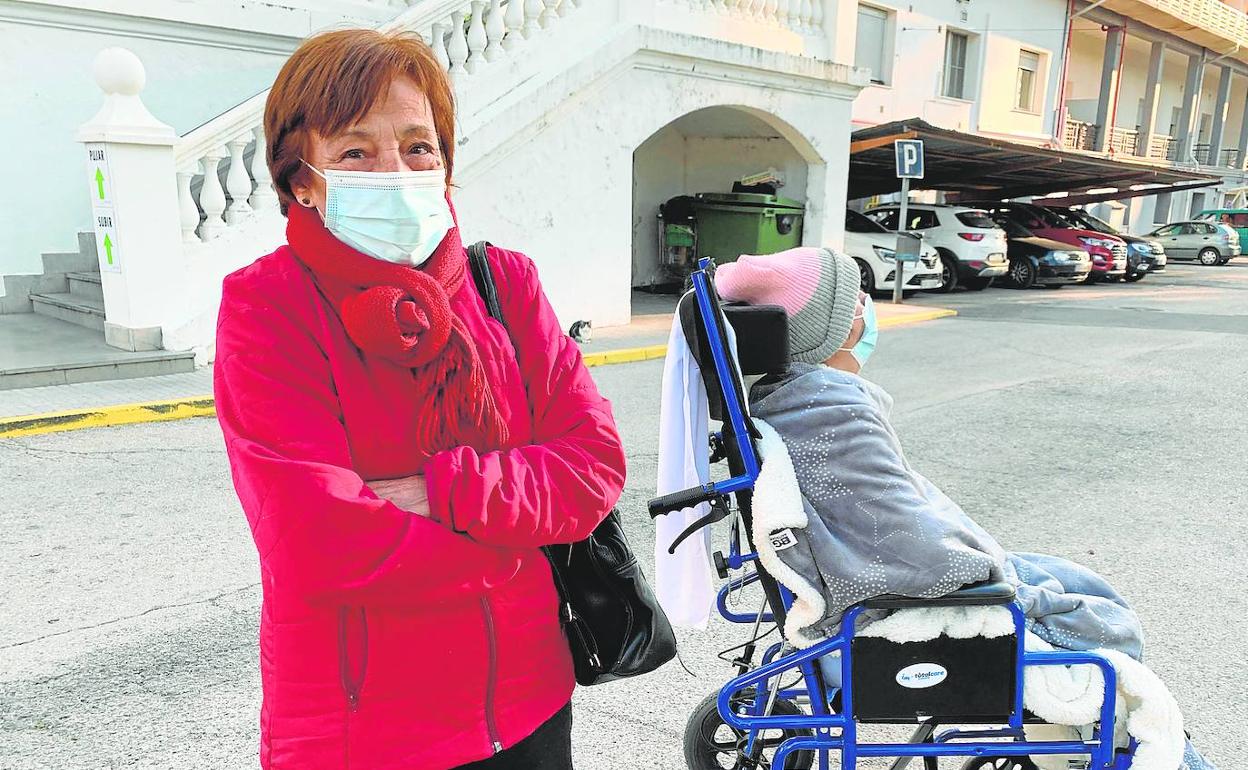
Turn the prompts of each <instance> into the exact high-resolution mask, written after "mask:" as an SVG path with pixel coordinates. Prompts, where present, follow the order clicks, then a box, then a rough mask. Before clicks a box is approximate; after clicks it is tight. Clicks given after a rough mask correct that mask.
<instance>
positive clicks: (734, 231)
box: [690, 193, 806, 264]
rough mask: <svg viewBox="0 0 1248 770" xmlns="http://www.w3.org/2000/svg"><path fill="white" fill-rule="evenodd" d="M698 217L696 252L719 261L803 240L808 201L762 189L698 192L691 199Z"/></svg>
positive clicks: (696, 217)
mask: <svg viewBox="0 0 1248 770" xmlns="http://www.w3.org/2000/svg"><path fill="white" fill-rule="evenodd" d="M690 205H691V208H692V209H693V216H694V219H695V220H696V221H697V234H698V241H697V255H698V256H699V257H713V258H714V259H715V261H716V262H717V263H720V264H723V263H725V262H735V261H736V259H737V257H739V256H741V255H742V254H774V253H775V252H777V251H784V250H785V249H791V248H793V247H795V246H800V245H801V243H802V220H803V218H804V216H805V209H806V207H805V205H804V204H802V203H801V202H800V201H795V200H793V199H791V198H782V197H780V196H778V195H766V194H762V193H699V194H698V195H697V196H696V197H694V199H693V200H691V201H690Z"/></svg>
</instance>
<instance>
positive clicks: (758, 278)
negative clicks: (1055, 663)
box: [714, 248, 1212, 770]
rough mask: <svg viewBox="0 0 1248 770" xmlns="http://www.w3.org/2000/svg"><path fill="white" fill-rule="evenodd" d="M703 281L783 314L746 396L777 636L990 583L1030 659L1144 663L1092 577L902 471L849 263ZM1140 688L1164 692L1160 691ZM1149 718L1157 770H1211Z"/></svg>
mask: <svg viewBox="0 0 1248 770" xmlns="http://www.w3.org/2000/svg"><path fill="white" fill-rule="evenodd" d="M714 280H715V285H716V288H717V289H718V292H719V294H720V296H721V297H722V298H723V299H724V300H726V301H736V302H744V303H748V304H752V305H779V306H781V307H783V308H784V310H785V312H786V314H787V316H788V336H789V339H788V343H789V348H790V354H791V360H792V363H791V364H790V365H789V367H788V368H787V370H786V371H785V372H784V373H783V374H780V375H767V376H765V377H763V378H762V379H761V380H758V381H756V382H754V383H753V384H752V387H751V388H750V391H749V411H750V414H751V416H752V418H753V420H754V423H755V424H756V426H757V427H758V429H759V431H760V432H761V433H762V438H761V441H760V442H759V450H760V453H761V454H762V457H763V460H764V462H763V465H762V469H761V471H760V474H759V477H758V480H757V483H756V485H755V487H754V494H753V516H754V533H755V537H754V544H755V548H756V549H757V550H758V552H759V559H760V561H761V562H762V564H763V566H764V567H765V568H766V569H767V570H768V571H769V572H770V573H771V574H772V575H773V576H774V577H775V578H776V579H777V580H779V581H780V582H781V583H782V584H783V585H784V586H785V587H786V588H787V589H789V590H790V591H791V592H792V593H793V595H794V600H793V604H792V607H791V608H790V610H789V612H788V615H787V618H786V620H785V628H784V631H785V636H786V638H787V639H788V640H789V641H790V642H791V643H792V644H794V645H796V646H798V647H808V646H810V645H812V644H815V643H816V642H818V641H820V640H822V639H824V638H826V637H828V636H830V635H833V634H835V633H837V631H838V629H839V623H840V619H841V616H842V614H843V613H844V612H845V611H846V610H847V609H849V608H850V607H851V606H852V605H855V604H857V603H860V602H863V601H865V600H868V599H871V598H874V597H879V596H884V595H897V596H905V597H915V598H935V597H941V596H945V595H947V594H950V593H952V592H954V591H957V590H958V589H961V588H963V587H965V586H971V585H974V584H978V583H985V582H991V581H1002V580H1003V581H1005V582H1007V583H1009V584H1010V585H1012V586H1013V587H1014V589H1015V594H1016V597H1017V601H1018V603H1019V604H1020V606H1021V607H1022V609H1023V611H1024V613H1025V615H1026V617H1027V631H1028V634H1027V645H1028V648H1029V649H1067V650H1099V651H1105V650H1109V651H1113V652H1114V653H1117V654H1119V655H1121V656H1125V657H1126V658H1129V659H1131V660H1133V661H1139V660H1140V659H1141V657H1142V655H1143V647H1144V635H1143V630H1142V627H1141V624H1140V620H1139V618H1138V617H1137V615H1136V613H1135V612H1134V611H1132V609H1131V608H1130V607H1129V606H1128V604H1127V602H1126V601H1125V600H1124V599H1123V598H1122V597H1121V596H1119V595H1118V593H1117V592H1115V591H1114V589H1113V588H1112V587H1111V586H1110V585H1109V584H1108V582H1106V581H1105V580H1104V579H1103V578H1102V577H1101V576H1099V575H1097V574H1096V573H1095V572H1093V571H1092V570H1090V569H1088V568H1086V567H1083V566H1081V565H1079V564H1076V563H1074V562H1071V561H1068V560H1066V559H1062V558H1059V557H1055V556H1048V555H1043V554H1033V553H1015V552H1009V551H1006V550H1005V549H1004V548H1003V547H1002V546H1001V544H1000V543H998V542H997V541H996V540H995V539H994V538H993V537H992V535H990V534H989V533H988V532H987V531H985V530H984V529H983V528H982V527H980V526H979V525H978V524H977V523H976V522H975V521H974V520H972V519H971V517H970V516H968V515H967V514H966V512H965V511H964V510H963V509H962V508H961V507H960V506H959V505H958V504H957V503H956V502H955V501H954V500H952V499H951V498H950V497H949V496H948V495H946V494H945V493H944V492H943V491H941V489H940V488H939V487H938V486H936V484H934V483H932V482H931V481H930V480H929V479H927V478H926V477H925V476H923V475H922V474H921V473H920V472H919V471H918V470H916V469H915V468H914V467H913V466H912V465H911V464H910V462H909V461H908V459H907V457H906V455H905V452H904V451H903V448H902V442H901V439H900V437H899V435H898V433H897V431H896V430H895V429H894V427H893V425H892V423H891V422H890V420H889V415H890V412H891V409H892V406H893V399H892V398H891V397H890V396H889V394H888V393H887V392H886V391H885V390H884V389H883V388H881V387H880V386H879V385H877V384H875V383H873V382H871V381H870V380H868V379H866V378H865V377H863V376H862V374H861V370H862V367H863V366H864V365H865V364H866V363H867V361H868V360H869V358H870V356H871V354H872V352H873V351H874V350H875V347H876V344H877V341H878V330H879V325H878V322H877V319H876V315H875V310H874V307H873V305H872V300H871V297H870V296H869V295H867V294H864V293H863V292H861V291H860V290H859V276H858V270H857V267H856V265H855V263H854V262H853V260H852V259H850V258H849V257H846V256H844V255H840V254H836V253H834V252H832V251H830V250H827V249H818V248H798V249H792V250H789V251H786V252H781V253H779V254H773V255H766V256H742V257H741V258H740V259H739V260H738V261H736V262H733V263H728V264H724V265H721V266H719V267H718V268H716V271H715V275H714ZM885 616H887V617H885ZM1011 623H1012V621H1011V620H1010V618H1009V613H1003V614H996V615H994V614H992V613H978V614H977V613H976V612H974V611H971V610H964V609H959V608H948V607H942V608H936V609H930V610H929V609H918V610H902V611H896V612H893V613H892V614H891V615H890V614H889V611H887V610H869V611H867V613H865V614H864V615H863V616H862V617H861V618H860V619H859V622H858V629H859V631H858V633H859V634H862V633H863V629H864V627H866V626H868V624H874V625H876V626H878V629H877V631H876V632H875V633H881V634H883V635H887V636H890V637H891V638H893V639H894V640H895V641H907V640H917V639H924V638H931V637H932V636H933V635H938V634H940V633H942V632H943V633H946V634H948V635H949V636H958V635H962V636H973V635H977V634H979V633H984V634H985V635H992V634H993V633H1008V632H1010V631H1011V630H1012V629H1011V628H1010V625H1011ZM1002 624H1003V628H1004V630H1002V628H998V629H996V630H994V629H993V628H992V626H994V625H997V626H1002ZM867 633H872V632H871V631H868V632H867ZM1116 665H1117V664H1116ZM828 668H829V669H835V667H831V666H830V667H828ZM1138 668H1139V669H1142V671H1143V672H1147V670H1146V669H1143V666H1138ZM1029 676H1030V674H1029ZM1140 676H1141V677H1145V678H1147V677H1150V676H1152V675H1151V673H1147V674H1145V673H1141V674H1140ZM1153 679H1155V677H1153ZM1149 686H1150V687H1154V689H1155V688H1160V689H1161V690H1163V691H1164V686H1162V685H1161V684H1160V682H1159V681H1158V682H1155V683H1154V682H1152V680H1149ZM1153 713H1154V714H1159V715H1161V716H1159V717H1158V719H1159V720H1160V721H1163V722H1164V721H1169V722H1171V724H1167V725H1165V727H1164V732H1168V733H1169V735H1170V736H1171V738H1172V740H1170V741H1169V743H1170V744H1173V743H1174V742H1175V740H1177V742H1178V747H1177V748H1176V747H1175V746H1173V745H1171V746H1169V748H1168V749H1166V750H1164V751H1162V752H1161V753H1162V755H1165V754H1167V753H1168V754H1169V755H1170V756H1176V752H1182V753H1184V754H1185V757H1184V764H1180V762H1179V761H1177V760H1176V761H1174V762H1173V763H1169V760H1166V761H1165V762H1163V763H1161V764H1160V765H1158V766H1164V767H1183V768H1190V769H1192V770H1194V769H1195V768H1206V767H1212V766H1211V765H1208V764H1207V763H1205V761H1204V760H1203V759H1200V757H1199V755H1198V754H1196V753H1195V751H1194V749H1191V747H1190V743H1188V744H1186V745H1184V744H1185V741H1184V740H1183V739H1182V737H1181V736H1182V726H1181V717H1179V715H1178V711H1177V706H1174V705H1173V699H1172V698H1171V697H1170V696H1169V693H1168V692H1164V695H1163V694H1158V695H1157V697H1156V698H1155V699H1154V711H1153ZM1176 720H1177V724H1175V723H1174V722H1176ZM1175 736H1179V737H1178V738H1177V739H1175ZM1138 759H1139V757H1138V756H1137V760H1138ZM1064 766H1065V765H1062V767H1064Z"/></svg>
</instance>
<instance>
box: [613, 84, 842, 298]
mask: <svg viewBox="0 0 1248 770" xmlns="http://www.w3.org/2000/svg"><path fill="white" fill-rule="evenodd" d="M814 166H820V167H822V160H821V159H820V158H819V157H818V154H817V153H816V152H815V151H814V149H813V148H812V147H811V146H810V144H809V142H808V141H807V140H806V139H805V137H803V136H802V135H801V134H800V133H798V132H797V131H796V130H794V129H793V128H792V127H791V126H788V125H787V124H785V123H783V121H780V120H779V119H777V118H776V117H775V116H773V115H770V114H767V113H765V112H762V111H760V110H757V109H754V108H750V107H742V106H715V107H706V108H703V109H699V110H695V111H693V112H690V113H688V114H685V115H683V116H681V117H679V118H676V119H675V120H673V121H671V122H669V123H668V124H667V125H665V126H663V127H662V128H660V129H659V130H658V131H656V132H654V133H653V134H651V135H650V136H649V137H648V138H647V139H646V140H645V141H643V142H642V143H641V144H640V145H639V146H638V147H637V149H636V150H634V152H633V250H632V251H633V253H632V286H633V287H634V288H635V289H641V290H650V291H653V290H662V289H663V288H670V286H671V281H672V279H671V276H670V275H668V274H666V273H665V271H663V270H662V269H661V267H660V241H659V237H660V232H661V227H660V222H659V218H658V217H659V205H660V204H662V203H664V202H665V201H667V200H669V199H670V198H673V197H675V196H677V195H693V194H695V193H700V192H731V191H732V186H733V182H735V181H737V180H739V179H741V178H742V177H745V176H747V175H750V174H755V173H760V172H765V171H769V170H774V171H775V172H776V176H778V177H779V178H780V179H782V180H783V182H784V186H783V187H782V188H781V189H780V191H779V194H780V195H783V196H784V197H787V198H794V199H796V200H799V201H805V200H806V198H807V192H808V190H807V188H808V182H809V180H810V176H811V173H810V172H811V169H812V167H814Z"/></svg>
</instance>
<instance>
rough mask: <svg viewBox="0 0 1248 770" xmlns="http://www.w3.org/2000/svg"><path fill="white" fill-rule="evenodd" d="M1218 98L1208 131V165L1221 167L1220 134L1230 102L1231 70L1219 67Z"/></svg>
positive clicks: (1222, 130)
mask: <svg viewBox="0 0 1248 770" xmlns="http://www.w3.org/2000/svg"><path fill="white" fill-rule="evenodd" d="M1219 69H1220V70H1221V71H1222V72H1221V75H1220V76H1219V77H1218V97H1217V100H1216V101H1214V103H1213V125H1212V126H1210V129H1209V165H1210V166H1221V165H1222V157H1221V156H1222V134H1223V132H1224V130H1225V128H1226V112H1227V110H1228V109H1230V106H1231V104H1230V102H1231V68H1230V67H1225V66H1223V67H1219Z"/></svg>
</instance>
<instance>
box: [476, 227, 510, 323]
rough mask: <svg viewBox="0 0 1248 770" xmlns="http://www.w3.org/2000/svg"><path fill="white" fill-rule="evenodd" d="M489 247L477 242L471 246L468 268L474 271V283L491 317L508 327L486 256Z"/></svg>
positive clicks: (483, 242)
mask: <svg viewBox="0 0 1248 770" xmlns="http://www.w3.org/2000/svg"><path fill="white" fill-rule="evenodd" d="M489 245H490V244H489V243H488V242H486V241H477V242H476V243H474V244H472V245H471V246H469V247H468V266H469V267H470V268H471V269H472V281H473V283H475V284H476V285H477V293H478V294H480V295H481V299H483V300H485V308H486V310H488V311H489V313H490V317H492V318H493V319H494V320H495V321H498V322H499V323H501V324H502V325H503V326H506V325H507V322H506V321H504V320H503V309H502V307H500V306H499V304H498V289H497V287H496V286H495V285H494V274H493V272H491V270H490V261H489V259H488V258H487V257H486V254H485V249H486V247H487V246H489Z"/></svg>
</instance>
